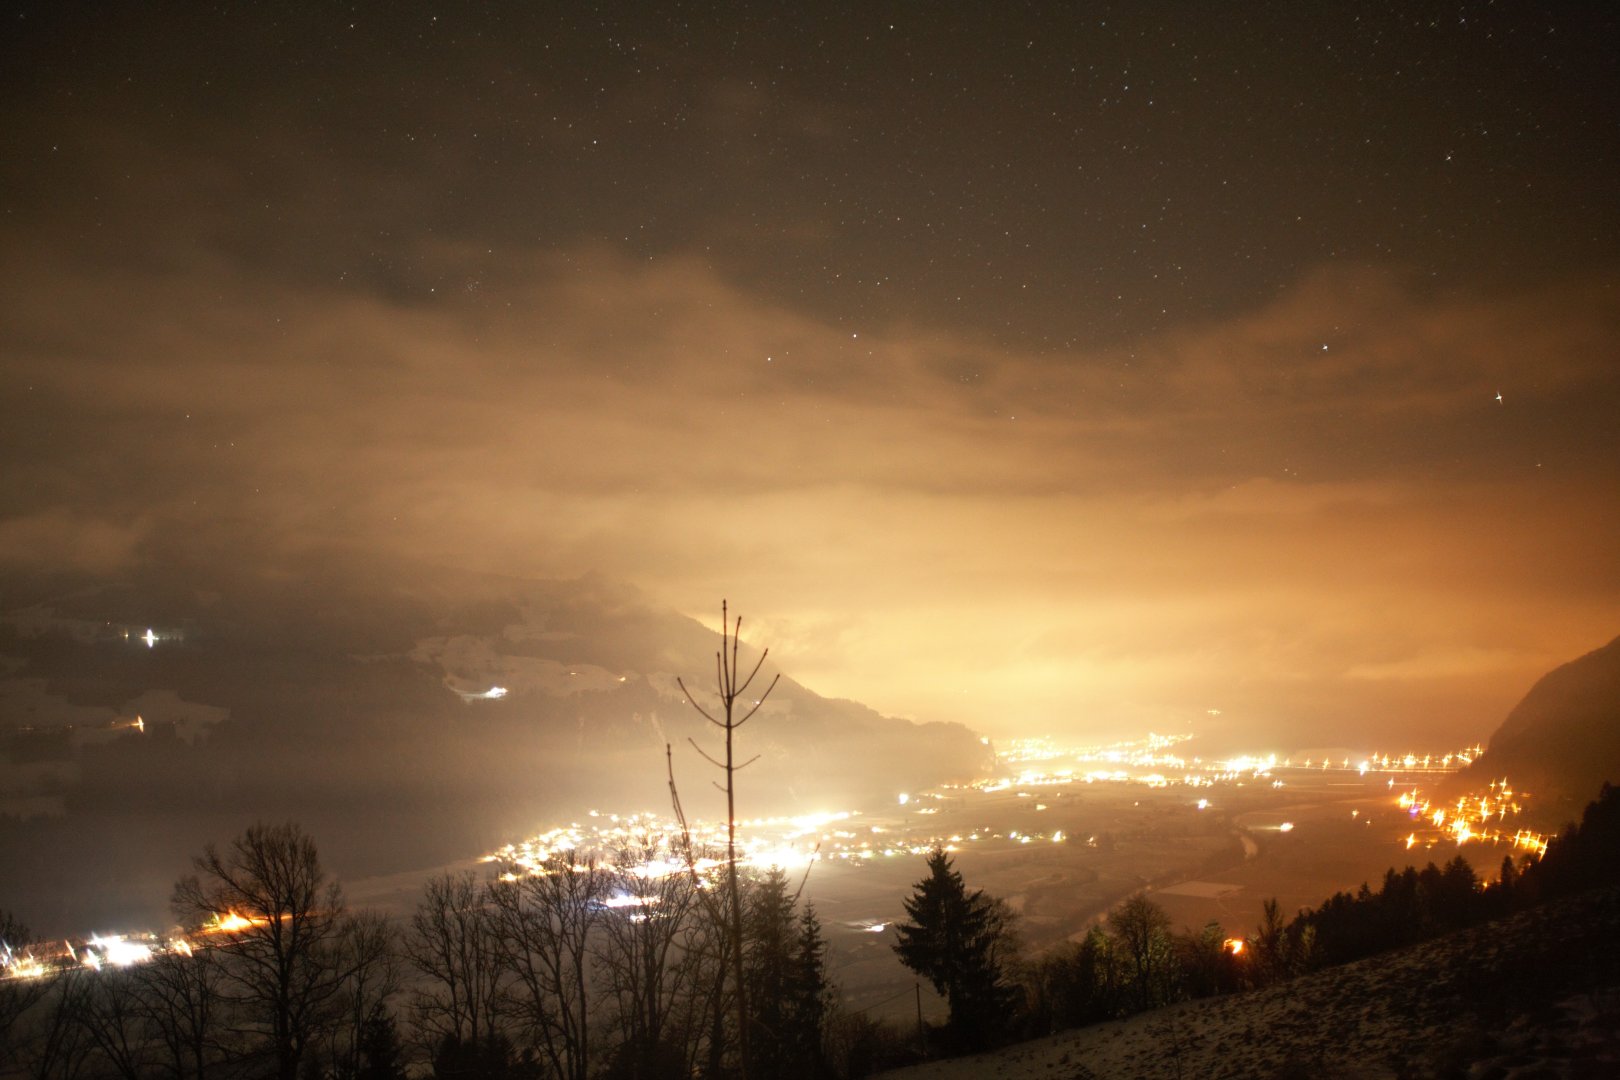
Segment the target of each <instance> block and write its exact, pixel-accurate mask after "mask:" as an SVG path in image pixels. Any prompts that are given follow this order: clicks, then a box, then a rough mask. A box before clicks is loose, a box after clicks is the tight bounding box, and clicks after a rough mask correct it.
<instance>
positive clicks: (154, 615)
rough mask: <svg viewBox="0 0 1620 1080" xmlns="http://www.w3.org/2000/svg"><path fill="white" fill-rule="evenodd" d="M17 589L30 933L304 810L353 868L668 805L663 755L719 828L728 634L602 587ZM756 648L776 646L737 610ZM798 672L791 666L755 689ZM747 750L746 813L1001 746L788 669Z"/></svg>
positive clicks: (212, 578) (9, 692)
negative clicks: (709, 714) (719, 704)
mask: <svg viewBox="0 0 1620 1080" xmlns="http://www.w3.org/2000/svg"><path fill="white" fill-rule="evenodd" d="M17 596H19V593H18V591H17V590H16V589H13V590H11V592H10V597H17ZM8 599H9V597H8ZM23 600H24V602H22V603H19V604H16V605H15V606H12V607H9V608H7V609H6V610H4V611H0V865H4V866H7V867H28V868H30V870H29V872H28V873H27V874H19V875H15V876H13V877H12V880H11V881H9V882H8V885H7V893H8V895H6V896H0V907H14V908H21V909H23V910H22V914H23V915H24V917H25V921H27V922H30V923H31V924H32V925H34V926H35V928H36V929H39V930H44V929H45V928H47V927H49V926H56V925H58V922H59V920H64V921H65V920H66V919H68V918H69V916H70V915H71V916H72V917H73V918H75V919H77V918H79V917H82V918H84V919H93V920H95V921H96V924H97V925H102V926H107V923H106V922H105V921H103V920H104V917H110V916H116V915H121V914H122V913H124V912H127V911H129V910H131V908H132V907H138V906H140V905H142V904H144V905H145V910H146V911H152V910H154V909H155V910H156V912H157V914H158V915H159V916H161V912H162V905H163V903H164V902H165V901H166V899H167V896H168V891H169V886H170V885H171V884H172V883H173V881H174V879H175V878H176V877H178V876H179V875H180V874H181V873H183V872H184V871H185V870H186V869H187V868H188V856H189V855H191V854H194V853H196V852H198V851H199V850H200V848H201V845H202V844H203V843H205V842H207V841H210V840H213V841H218V842H224V841H227V840H229V839H230V838H231V837H233V836H235V835H236V834H237V833H238V832H239V831H240V830H241V829H242V828H243V827H244V826H245V825H247V824H250V823H252V822H253V821H255V820H261V819H262V820H268V821H281V820H296V821H298V822H300V823H301V824H303V825H304V826H305V828H306V829H308V830H309V831H310V832H311V833H312V834H313V835H314V836H315V837H316V839H317V842H318V843H319V845H320V848H321V852H322V855H323V857H324V858H325V859H326V861H327V862H328V863H329V865H330V866H331V868H332V869H334V870H335V871H337V872H339V873H340V874H341V876H343V877H346V878H351V879H352V878H353V877H355V876H357V875H361V874H371V873H385V872H392V871H395V870H405V869H415V868H420V867H424V866H432V865H436V864H439V863H444V862H449V861H453V860H457V859H466V858H470V857H474V856H477V855H480V854H482V853H484V852H486V851H489V850H492V849H493V848H494V847H495V846H498V845H499V844H501V843H504V842H506V841H509V840H515V839H519V838H522V837H524V836H526V835H529V834H530V833H531V832H532V831H533V830H535V829H537V828H538V827H541V826H549V825H554V824H558V823H565V822H567V821H569V820H574V819H578V818H580V817H581V816H582V815H584V814H585V813H586V811H588V810H590V809H596V808H599V809H601V810H603V811H613V812H638V811H652V812H662V813H665V814H667V812H668V809H669V792H668V781H667V778H666V764H665V753H664V747H665V744H666V743H670V744H673V746H674V764H675V770H676V774H677V778H678V780H679V782H680V784H681V788H682V794H683V800H684V802H685V804H686V807H687V809H688V812H689V813H692V814H693V815H695V816H701V817H709V818H716V817H723V814H724V808H723V803H721V802H719V801H718V798H717V796H716V795H715V793H714V791H713V789H712V788H711V787H710V781H711V780H713V779H716V778H717V773H716V772H715V770H714V769H712V768H711V767H710V766H708V765H707V764H705V763H704V762H703V761H702V760H701V758H700V757H699V756H698V753H697V751H696V750H694V749H693V748H692V747H691V746H690V745H688V742H687V740H688V738H690V739H692V740H695V741H696V742H697V743H698V744H699V745H700V746H702V747H703V748H704V749H705V750H707V751H708V752H710V753H716V754H717V753H719V752H720V751H719V743H718V740H717V739H716V737H715V734H716V733H715V732H714V730H713V729H712V728H710V726H709V725H708V724H707V722H706V721H704V720H703V719H702V717H700V716H699V715H698V714H697V713H696V712H695V711H694V710H693V709H692V708H691V706H690V705H689V704H687V702H686V700H685V698H684V695H683V694H682V693H681V690H680V688H679V686H677V684H676V678H677V676H679V677H681V678H684V679H685V681H686V685H687V686H688V687H690V688H691V689H692V691H693V693H694V694H695V695H698V697H699V699H700V700H702V699H703V698H704V695H705V694H706V693H707V691H706V689H705V688H706V687H710V686H712V683H713V677H714V665H715V653H716V650H717V649H718V647H719V635H718V634H717V633H715V632H714V631H713V630H710V629H709V628H707V627H706V626H704V625H702V624H701V623H699V622H697V621H695V620H693V619H691V618H688V617H686V616H683V615H681V614H679V613H677V612H674V611H671V610H668V609H665V608H661V607H659V606H658V605H656V604H654V603H652V602H651V601H650V600H648V599H647V598H646V597H645V596H644V595H643V594H642V593H640V592H639V591H637V590H636V589H634V588H632V587H630V586H627V585H623V584H620V583H617V582H613V581H609V580H607V579H605V578H602V577H599V576H586V577H582V578H578V579H575V580H568V581H540V580H529V579H520V578H513V577H502V576H499V575H489V574H476V573H469V572H463V571H453V570H445V569H442V568H437V567H430V566H420V565H410V566H399V565H378V564H374V563H372V562H370V561H368V560H366V559H364V558H356V557H344V556H335V555H332V554H330V553H322V554H319V555H306V556H302V557H293V558H282V559H278V560H274V561H262V560H253V561H252V562H246V561H244V562H238V563H234V564H233V563H228V562H227V563H224V564H222V563H221V562H219V561H217V560H209V561H208V563H207V564H206V565H203V564H190V565H183V566H181V565H176V566H171V567H168V568H167V569H165V570H163V571H161V572H155V571H146V572H142V573H141V574H139V575H137V576H135V577H133V578H132V579H130V580H126V581H121V582H119V583H116V584H98V585H92V586H86V587H81V588H76V589H71V590H64V591H56V592H44V591H40V592H38V593H37V594H36V595H34V596H31V597H25V598H23ZM715 606H716V609H717V610H716V612H715V614H716V615H717V616H718V614H719V612H718V607H719V598H718V597H716V605H715ZM744 614H745V615H746V614H748V613H747V612H746V611H745V612H744ZM742 656H743V662H744V663H745V664H748V665H751V664H752V663H753V661H754V659H756V658H757V657H758V652H757V650H756V649H754V648H752V647H751V643H750V641H749V625H748V622H747V621H746V619H745V621H744V624H743V647H742ZM779 660H782V661H784V664H783V665H779V664H778V661H779ZM790 663H791V658H790V657H783V656H780V654H779V652H773V653H772V654H771V656H770V657H769V660H768V662H767V664H766V667H765V670H764V672H763V673H762V675H761V678H760V680H759V684H758V686H757V687H756V689H762V688H763V686H764V684H765V683H766V682H767V681H768V680H769V678H770V677H771V675H773V674H775V673H776V672H777V671H781V670H782V668H783V667H784V666H785V665H786V664H790ZM496 687H499V688H501V691H504V692H503V693H498V694H492V693H491V691H492V690H493V689H494V688H496ZM711 711H712V710H711ZM137 718H139V720H140V723H139V724H138V725H137V724H136V723H135V721H136V719H137ZM739 752H740V754H741V756H742V757H744V758H746V757H752V756H754V755H758V756H759V760H758V761H757V762H756V763H755V764H753V765H752V766H750V767H749V768H748V769H747V770H745V771H744V772H743V773H741V774H740V779H739V785H738V787H739V803H738V806H739V810H740V811H741V812H743V813H744V814H745V815H746V816H749V817H752V816H756V815H762V814H766V813H783V812H805V811H810V810H831V809H839V808H847V807H850V806H852V805H861V804H863V803H867V802H870V801H871V799H872V798H873V797H874V795H879V796H884V797H887V798H891V799H892V797H893V793H894V792H896V791H906V790H911V789H914V788H918V787H924V786H929V785H933V784H937V783H939V782H942V781H946V780H952V779H961V778H966V777H969V776H971V775H973V774H975V773H977V772H978V771H980V769H981V767H982V766H983V765H984V761H985V758H986V756H987V754H988V750H987V748H986V747H985V746H984V745H983V744H981V742H980V741H979V739H978V737H977V736H976V734H975V733H973V732H972V731H970V730H968V729H967V728H965V727H963V726H962V725H959V724H947V723H914V722H911V721H907V720H902V719H896V718H892V717H885V716H882V715H880V714H878V713H877V712H875V711H873V710H872V709H870V708H867V707H866V706H863V705H860V704H858V703H856V702H852V701H843V700H835V699H829V698H825V697H822V696H821V695H819V694H816V693H815V692H814V691H812V690H810V689H808V688H806V687H804V686H802V685H801V684H799V683H798V682H796V681H794V680H793V679H792V678H791V677H790V676H789V675H788V674H787V673H786V672H785V671H784V672H783V675H782V679H781V682H780V684H779V685H778V687H777V688H776V690H775V692H774V693H773V694H772V695H771V696H770V698H769V700H768V701H767V702H766V703H765V705H764V707H763V708H762V709H761V711H760V712H759V714H758V715H757V716H756V717H755V718H754V719H753V720H752V721H750V722H749V724H748V725H747V726H746V727H745V728H743V729H742V732H741V734H740V736H739ZM126 918H127V916H126ZM85 925H87V924H80V923H77V922H75V923H73V924H70V925H69V926H68V927H67V929H74V928H75V927H77V928H78V929H83V928H84V926H85Z"/></svg>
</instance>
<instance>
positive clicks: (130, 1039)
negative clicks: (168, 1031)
mask: <svg viewBox="0 0 1620 1080" xmlns="http://www.w3.org/2000/svg"><path fill="white" fill-rule="evenodd" d="M142 974H143V973H142V972H141V971H140V969H138V968H136V969H127V970H111V971H103V972H101V973H100V975H99V976H98V977H96V978H94V979H91V980H89V981H88V983H87V984H86V987H85V993H84V997H83V1001H82V1004H81V1006H80V1010H79V1023H80V1024H82V1025H83V1027H84V1030H85V1033H86V1034H87V1035H88V1036H89V1038H90V1041H91V1043H92V1044H94V1045H95V1047H96V1049H97V1050H98V1051H99V1052H100V1057H101V1059H102V1061H103V1062H104V1063H105V1067H106V1069H107V1071H109V1072H110V1073H112V1074H114V1075H116V1076H121V1077H124V1078H125V1080H146V1078H147V1077H150V1076H151V1075H152V1073H153V1071H154V1070H155V1068H156V1066H157V1058H158V1049H159V1048H158V1045H157V1039H156V1032H155V1030H154V1029H153V1025H152V1018H151V1015H150V1012H149V1010H148V1009H147V1006H146V1001H145V994H144V989H145V988H144V985H143V982H142V978H141V976H142Z"/></svg>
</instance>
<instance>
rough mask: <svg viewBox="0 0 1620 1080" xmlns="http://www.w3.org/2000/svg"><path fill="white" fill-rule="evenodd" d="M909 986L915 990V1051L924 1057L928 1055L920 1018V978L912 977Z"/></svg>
mask: <svg viewBox="0 0 1620 1080" xmlns="http://www.w3.org/2000/svg"><path fill="white" fill-rule="evenodd" d="M911 987H912V989H913V990H915V991H916V992H917V1053H918V1054H919V1055H921V1056H922V1057H924V1058H926V1057H927V1056H928V1036H927V1035H926V1034H925V1032H926V1029H925V1028H924V1027H923V1018H922V980H921V979H913V980H912V982H911Z"/></svg>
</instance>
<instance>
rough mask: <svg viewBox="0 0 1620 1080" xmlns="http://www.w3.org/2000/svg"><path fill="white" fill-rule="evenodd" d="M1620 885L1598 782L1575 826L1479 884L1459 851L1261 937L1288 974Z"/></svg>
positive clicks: (1339, 898) (1609, 805) (1611, 792)
mask: <svg viewBox="0 0 1620 1080" xmlns="http://www.w3.org/2000/svg"><path fill="white" fill-rule="evenodd" d="M1614 884H1620V790H1617V789H1615V788H1614V787H1613V786H1611V785H1609V784H1604V785H1603V788H1602V790H1601V791H1600V792H1599V794H1598V798H1597V800H1596V801H1595V802H1592V803H1589V804H1588V805H1587V807H1586V810H1585V811H1584V813H1583V814H1582V815H1581V820H1580V822H1579V823H1578V824H1571V825H1569V826H1568V827H1567V828H1566V829H1565V830H1564V831H1563V832H1562V833H1561V834H1560V835H1558V836H1557V837H1555V838H1553V840H1552V841H1551V842H1549V843H1548V845H1547V852H1546V854H1545V855H1543V856H1542V857H1541V858H1540V859H1538V860H1533V861H1532V860H1529V859H1528V858H1527V859H1525V860H1523V861H1521V862H1516V861H1515V860H1514V858H1513V857H1512V856H1511V855H1508V856H1504V857H1503V859H1502V865H1501V870H1500V873H1499V875H1498V878H1497V880H1496V881H1494V882H1491V883H1489V884H1483V883H1482V882H1481V881H1480V880H1479V878H1478V876H1477V875H1476V874H1475V873H1474V871H1473V868H1472V867H1470V866H1469V864H1468V862H1467V861H1466V860H1465V859H1463V857H1462V856H1461V855H1459V856H1457V857H1456V858H1454V859H1452V860H1451V861H1450V862H1448V863H1446V865H1445V866H1443V867H1436V866H1435V865H1434V864H1433V863H1430V864H1429V865H1428V866H1426V867H1424V868H1423V869H1422V870H1417V869H1414V868H1413V867H1410V866H1408V867H1407V868H1406V869H1405V870H1403V871H1400V872H1399V873H1397V872H1396V871H1395V870H1394V869H1393V868H1391V869H1390V870H1388V871H1386V872H1385V874H1384V880H1383V882H1382V883H1381V884H1380V886H1379V887H1378V889H1377V890H1374V889H1373V888H1371V887H1370V886H1369V885H1366V884H1363V885H1362V886H1361V888H1360V889H1359V890H1357V891H1356V892H1355V893H1354V894H1351V893H1347V892H1341V893H1337V894H1335V895H1333V896H1332V897H1329V898H1328V900H1327V901H1326V902H1324V903H1323V904H1322V905H1321V906H1320V907H1318V908H1313V909H1310V910H1307V911H1304V912H1301V913H1300V915H1299V916H1298V917H1297V918H1296V919H1294V920H1293V922H1291V923H1290V924H1289V925H1288V926H1287V928H1286V930H1283V929H1281V928H1279V927H1278V926H1276V925H1274V924H1272V923H1271V922H1270V921H1269V920H1268V924H1267V925H1263V926H1262V927H1261V934H1262V936H1264V937H1266V938H1267V940H1269V941H1270V942H1272V943H1273V951H1274V952H1275V953H1276V954H1277V955H1279V956H1281V957H1283V958H1284V960H1285V961H1286V962H1285V963H1284V965H1283V966H1284V968H1285V970H1286V971H1287V972H1288V973H1297V972H1300V971H1308V970H1313V969H1315V968H1319V967H1328V966H1332V965H1334V964H1343V963H1348V962H1350V961H1352V960H1359V959H1361V958H1363V957H1367V956H1372V955H1374V954H1376V953H1380V952H1384V951H1386V950H1389V949H1396V948H1401V947H1402V946H1406V945H1413V944H1416V943H1417V942H1420V941H1427V940H1429V939H1430V938H1433V937H1438V936H1439V935H1441V934H1446V933H1450V932H1451V931H1453V930H1460V929H1462V928H1463V927H1466V926H1474V925H1476V924H1478V923H1482V922H1487V921H1489V920H1491V919H1498V918H1501V917H1503V916H1505V915H1508V914H1511V913H1513V912H1515V911H1521V910H1523V909H1525V908H1528V907H1533V906H1534V905H1536V904H1538V903H1540V902H1541V901H1543V900H1552V899H1556V898H1558V897H1561V896H1568V895H1570V894H1572V893H1575V892H1579V891H1582V890H1584V889H1589V888H1595V887H1598V886H1602V885H1614Z"/></svg>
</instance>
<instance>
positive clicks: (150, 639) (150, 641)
mask: <svg viewBox="0 0 1620 1080" xmlns="http://www.w3.org/2000/svg"><path fill="white" fill-rule="evenodd" d="M141 640H142V641H144V642H146V647H147V648H148V649H150V648H152V647H153V646H154V645H156V644H157V641H158V636H157V635H156V634H154V633H152V628H151V627H150V626H148V627H147V628H146V633H144V634H142V635H141Z"/></svg>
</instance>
